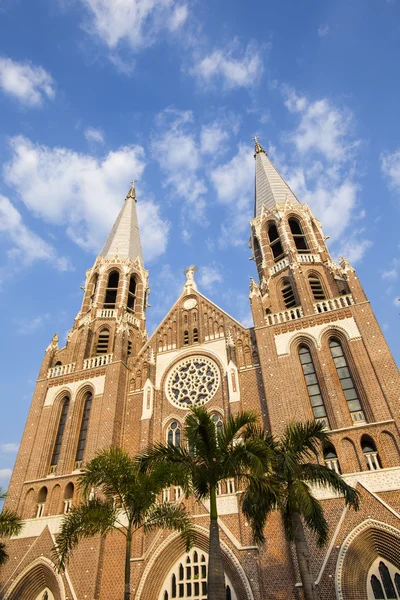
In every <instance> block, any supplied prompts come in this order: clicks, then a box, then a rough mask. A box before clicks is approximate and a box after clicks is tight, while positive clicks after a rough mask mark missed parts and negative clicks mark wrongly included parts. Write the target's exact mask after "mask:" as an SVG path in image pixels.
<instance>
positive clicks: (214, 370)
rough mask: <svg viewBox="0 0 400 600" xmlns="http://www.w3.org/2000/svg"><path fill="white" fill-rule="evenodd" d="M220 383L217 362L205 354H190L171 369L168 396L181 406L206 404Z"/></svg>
mask: <svg viewBox="0 0 400 600" xmlns="http://www.w3.org/2000/svg"><path fill="white" fill-rule="evenodd" d="M219 383H220V372H219V369H218V367H217V365H216V363H215V362H214V361H213V360H211V359H209V358H207V357H205V356H190V357H188V358H185V359H183V360H181V361H180V362H179V363H178V364H177V365H175V367H174V368H173V369H172V370H171V371H170V373H169V375H168V377H167V381H166V392H167V397H168V399H169V401H170V402H172V404H175V405H176V406H179V408H190V407H191V406H195V405H201V404H205V403H206V402H208V401H209V400H211V398H212V397H213V396H214V395H215V393H216V391H217V389H218V387H219Z"/></svg>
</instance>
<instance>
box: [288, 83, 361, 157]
mask: <svg viewBox="0 0 400 600" xmlns="http://www.w3.org/2000/svg"><path fill="white" fill-rule="evenodd" d="M284 94H285V96H286V100H285V106H286V107H287V108H288V110H289V111H290V112H292V113H299V115H300V122H299V125H298V126H297V128H296V130H295V131H294V132H293V133H292V135H291V141H292V142H293V143H294V144H295V146H296V148H297V150H298V151H299V152H315V153H320V154H322V155H323V156H324V158H325V159H326V160H328V161H329V162H335V161H339V162H340V161H343V160H346V159H348V158H349V156H350V153H351V152H352V151H353V150H354V149H355V148H356V147H357V146H358V144H359V142H357V141H350V139H349V134H350V133H351V127H352V114H351V113H350V111H348V110H345V109H339V108H337V107H336V106H334V105H333V104H332V103H331V102H329V100H327V99H326V98H323V99H321V100H316V101H315V102H309V101H308V100H307V99H306V98H305V97H304V96H303V97H301V96H298V95H297V94H296V92H295V91H294V90H293V89H291V88H284Z"/></svg>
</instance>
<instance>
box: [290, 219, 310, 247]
mask: <svg viewBox="0 0 400 600" xmlns="http://www.w3.org/2000/svg"><path fill="white" fill-rule="evenodd" d="M289 227H290V231H291V232H292V236H293V239H294V243H295V245H296V250H297V252H299V254H306V253H307V252H310V249H309V247H308V244H307V240H306V236H305V235H304V232H303V229H302V228H301V225H300V223H299V221H298V220H297V219H294V218H291V219H289Z"/></svg>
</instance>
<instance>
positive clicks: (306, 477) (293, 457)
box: [242, 421, 359, 546]
mask: <svg viewBox="0 0 400 600" xmlns="http://www.w3.org/2000/svg"><path fill="white" fill-rule="evenodd" d="M261 436H262V433H261V432H260V436H259V437H260V438H261ZM329 441H330V438H329V434H328V433H327V432H326V431H325V430H324V425H323V423H318V422H316V421H309V422H306V423H297V422H294V423H290V424H289V425H287V427H286V429H285V432H284V434H283V436H282V438H281V439H280V440H275V439H273V438H272V437H271V436H269V435H268V434H265V433H264V443H265V445H266V446H268V447H269V449H270V452H271V456H272V460H271V468H270V470H269V471H267V472H265V474H264V476H263V477H260V478H258V479H257V480H254V481H251V482H250V484H249V486H248V488H247V489H246V490H245V492H244V494H243V496H242V510H243V512H244V514H245V516H246V517H247V518H248V520H249V521H250V523H251V525H252V528H253V532H254V536H255V539H256V541H257V543H262V542H264V527H265V523H266V520H267V517H268V514H269V513H270V512H271V510H273V509H278V510H280V512H281V514H282V517H283V522H284V526H285V531H286V535H287V537H288V539H289V540H290V541H292V540H293V525H292V515H293V514H294V513H298V514H299V515H301V516H302V518H303V520H304V523H305V524H306V526H307V527H308V528H309V529H310V530H311V531H312V532H313V533H315V534H316V536H317V542H318V544H319V545H321V546H322V545H324V544H325V543H326V539H327V535H328V524H327V521H326V519H325V517H324V513H323V509H322V506H321V503H320V502H319V501H318V500H317V499H316V498H315V497H314V496H313V495H312V489H311V487H310V485H311V484H314V485H315V484H316V485H321V486H324V487H328V488H330V489H331V490H333V491H335V492H337V493H338V494H340V495H342V496H343V497H344V500H345V503H346V505H347V506H351V507H353V508H354V509H356V510H357V509H358V507H359V494H358V492H357V490H355V489H354V488H352V487H351V486H349V485H348V484H347V483H346V482H345V481H344V480H343V478H342V477H341V475H339V474H338V473H336V472H335V471H332V470H331V469H329V468H328V467H326V466H325V465H320V464H316V463H315V461H316V460H317V457H318V452H319V449H320V448H321V445H322V446H325V445H327V444H328V443H329Z"/></svg>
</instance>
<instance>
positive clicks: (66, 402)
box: [50, 396, 69, 473]
mask: <svg viewBox="0 0 400 600" xmlns="http://www.w3.org/2000/svg"><path fill="white" fill-rule="evenodd" d="M68 409H69V397H68V396H65V398H64V400H63V403H62V408H61V415H60V421H59V423H58V429H57V435H56V441H55V443H54V448H53V454H52V457H51V463H50V473H55V472H56V470H57V465H58V459H59V458H60V452H61V444H62V440H63V435H64V429H65V425H66V422H67V415H68Z"/></svg>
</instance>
